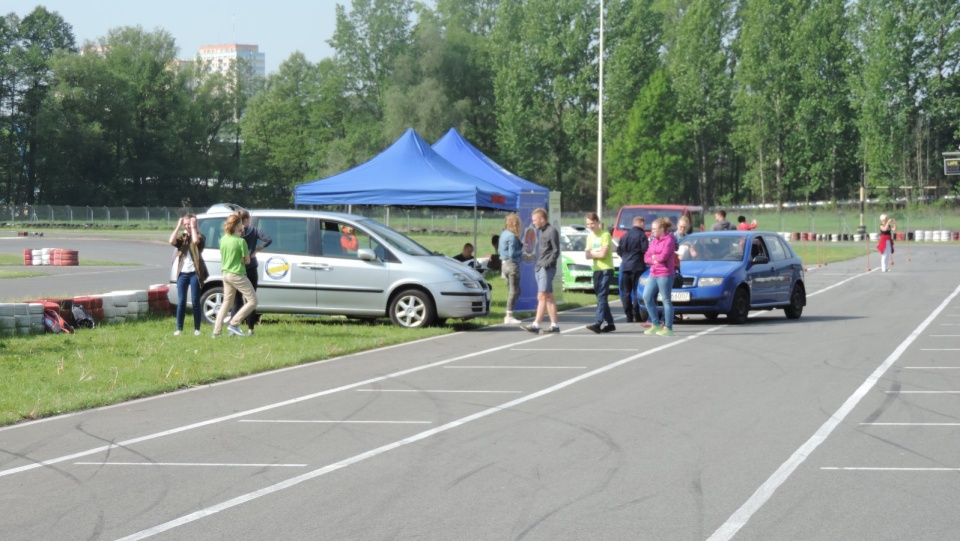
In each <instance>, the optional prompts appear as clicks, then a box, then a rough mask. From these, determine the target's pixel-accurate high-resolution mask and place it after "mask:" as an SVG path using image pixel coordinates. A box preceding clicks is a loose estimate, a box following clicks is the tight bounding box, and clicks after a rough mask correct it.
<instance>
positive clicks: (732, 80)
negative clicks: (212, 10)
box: [0, 0, 960, 209]
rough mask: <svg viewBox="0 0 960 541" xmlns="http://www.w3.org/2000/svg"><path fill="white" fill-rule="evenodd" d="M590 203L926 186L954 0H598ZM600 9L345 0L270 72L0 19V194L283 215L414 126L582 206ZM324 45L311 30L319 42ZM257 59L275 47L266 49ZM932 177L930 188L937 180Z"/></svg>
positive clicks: (837, 196)
mask: <svg viewBox="0 0 960 541" xmlns="http://www.w3.org/2000/svg"><path fill="white" fill-rule="evenodd" d="M603 9H604V13H603V14H602V16H603V24H604V27H603V28H604V34H603V51H602V54H603V66H604V73H603V96H602V99H603V113H604V114H603V169H602V184H603V187H604V188H603V189H604V194H603V199H604V205H605V206H607V207H608V208H611V207H617V206H619V205H620V204H626V203H662V202H677V203H692V204H702V205H707V206H710V205H718V204H737V203H780V202H784V201H803V200H842V199H847V198H851V197H856V196H857V193H858V190H859V187H860V185H861V182H863V183H864V184H866V185H867V186H868V189H870V190H872V193H873V195H876V194H877V193H878V192H879V193H881V195H883V194H886V195H889V196H891V197H892V196H900V195H905V196H908V197H911V198H917V196H919V195H921V194H923V195H931V193H935V194H938V195H942V194H944V193H946V192H948V191H951V190H953V189H954V181H953V180H954V179H955V178H956V177H947V176H944V174H943V169H942V166H941V164H942V162H941V159H942V152H944V151H948V150H956V149H957V143H958V142H960V127H958V123H960V22H958V21H960V4H958V3H957V2H956V1H955V0H739V1H738V0H605V2H604V3H603ZM600 10H601V4H600V1H599V0H436V1H435V2H433V3H432V5H425V4H424V3H420V2H415V1H413V0H351V2H350V4H349V7H348V6H346V5H342V4H338V5H337V8H336V28H335V31H334V34H333V36H331V37H329V39H328V40H327V43H328V44H329V45H330V47H331V48H332V49H333V51H334V55H333V56H332V57H330V58H324V59H322V60H320V61H319V62H317V63H312V62H310V61H308V60H307V59H306V57H305V56H304V55H303V54H301V53H299V52H298V53H294V54H292V55H291V56H290V57H289V58H287V59H286V60H284V61H283V63H282V64H281V65H280V68H279V70H278V71H277V72H275V73H271V74H269V75H268V76H267V77H266V78H265V79H263V78H258V77H254V76H252V75H251V74H250V70H248V69H246V67H245V66H243V65H242V63H241V64H240V65H237V66H235V67H234V69H233V70H232V71H231V72H230V73H228V74H216V73H210V72H208V70H207V69H205V66H203V65H199V64H197V65H193V66H180V65H178V64H177V63H176V62H175V59H176V58H177V57H178V53H179V51H178V49H177V45H176V42H175V40H174V39H173V38H172V36H171V35H170V34H169V33H167V32H166V31H164V30H157V31H152V32H147V31H144V30H143V29H142V28H141V27H139V26H138V27H122V28H115V29H111V30H110V31H109V32H108V33H107V35H105V36H101V37H100V38H98V39H97V40H96V41H95V42H88V43H84V44H77V43H76V40H75V37H74V35H73V31H72V28H71V26H70V24H69V22H68V21H66V20H64V19H63V18H62V17H61V16H60V15H59V14H58V13H56V12H51V11H48V10H46V9H45V8H43V7H39V6H38V7H37V8H35V9H34V10H33V11H31V12H30V13H28V14H25V15H23V16H22V17H21V16H18V15H17V14H15V13H9V14H7V15H6V16H4V17H3V18H0V203H2V204H7V205H21V204H52V205H58V204H76V205H146V206H150V205H177V204H183V205H187V206H203V205H207V204H210V203H212V202H216V201H234V202H238V203H241V204H245V205H249V206H260V207H264V206H289V205H290V204H291V202H292V188H293V187H294V186H295V185H296V184H299V183H301V182H305V181H310V180H314V179H317V178H323V177H326V176H329V175H332V174H335V173H338V172H340V171H343V170H345V169H348V168H350V167H353V166H355V165H358V164H360V163H363V162H365V161H366V160H368V159H370V158H371V157H372V156H375V155H376V154H377V153H379V152H380V151H381V150H383V148H385V147H386V146H387V145H388V144H390V143H391V142H392V141H393V140H395V139H396V138H397V137H398V136H399V135H400V134H402V133H403V131H404V130H405V129H406V128H408V127H413V128H414V129H416V130H417V131H418V132H419V133H420V134H421V135H422V136H423V137H424V138H425V139H427V140H428V141H435V140H436V139H438V138H440V137H441V136H442V135H443V134H444V133H445V132H446V131H447V130H448V129H449V128H451V127H455V128H457V129H458V130H459V131H460V132H461V133H462V134H463V135H464V136H465V137H466V138H467V139H468V140H470V141H471V142H472V143H473V144H474V145H475V146H477V147H478V148H480V149H481V150H482V151H483V152H484V153H486V154H487V155H488V156H490V157H491V158H492V159H494V160H495V161H497V162H498V163H500V164H501V165H503V166H504V167H506V168H507V169H509V170H511V171H513V172H515V173H516V174H518V175H520V176H522V177H524V178H527V179H530V180H531V181H534V182H537V183H538V184H541V185H543V186H546V187H549V188H551V189H553V190H559V191H561V192H563V200H564V201H563V204H564V207H565V208H581V209H589V208H592V207H593V206H594V205H595V201H596V189H597V154H598V141H597V133H598V120H599V115H598V109H599V105H600V102H599V100H600V99H601V94H600V73H599V60H600V54H601V51H600V43H601V40H600V22H601V12H600ZM318 39H319V38H318ZM268 54H269V51H268ZM931 186H933V187H935V188H936V189H935V190H932V191H931V190H930V189H929V188H930V187H931Z"/></svg>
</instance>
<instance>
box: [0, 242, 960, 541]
mask: <svg viewBox="0 0 960 541" xmlns="http://www.w3.org/2000/svg"><path fill="white" fill-rule="evenodd" d="M897 248H898V253H897V254H896V256H895V262H896V265H895V267H894V272H891V273H882V274H881V273H879V272H877V271H876V269H873V270H872V272H867V270H866V269H867V262H866V261H865V260H864V259H862V258H861V259H858V260H854V261H851V262H846V263H842V264H834V265H830V266H827V267H822V268H818V269H814V270H811V271H810V272H809V273H808V274H807V291H808V297H809V298H808V306H807V308H806V309H805V311H804V314H803V317H802V318H801V319H800V320H799V321H788V320H787V319H786V318H784V317H783V313H782V311H776V312H757V313H754V314H753V317H751V320H750V321H749V322H748V323H747V324H745V325H739V326H727V325H725V324H723V319H722V318H721V319H720V320H719V322H718V323H719V324H710V323H708V322H707V321H706V320H703V319H700V318H695V319H692V320H690V321H688V322H687V323H684V324H681V325H677V326H676V327H675V330H676V336H675V337H673V338H663V337H653V336H643V335H641V334H640V329H639V328H637V327H636V326H634V325H628V324H626V323H622V324H620V325H619V327H618V330H617V331H616V332H614V333H610V334H604V335H594V334H592V333H589V332H587V331H585V330H584V328H583V325H585V324H587V323H590V322H592V314H591V310H589V309H584V310H580V311H576V312H572V313H564V314H562V315H561V326H562V328H563V332H562V333H561V334H560V335H544V336H534V335H530V334H528V333H525V332H522V331H520V330H517V329H516V328H513V327H506V326H496V327H491V328H487V329H483V330H479V331H471V332H465V333H456V334H453V335H449V336H444V337H439V338H434V339H429V340H423V341H419V342H415V343H411V344H404V345H400V346H394V347H390V348H386V349H383V350H378V351H371V352H366V353H363V354H358V355H352V356H348V357H343V358H337V359H332V360H328V361H324V362H317V363H312V364H308V365H302V366H298V367H295V368H290V369H286V370H280V371H276V372H272V373H268V374H262V375H258V376H255V377H248V378H243V379H239V380H234V381H230V382H224V383H220V384H216V385H211V386H206V387H202V388H196V389H191V390H189V391H184V392H179V393H173V394H169V395H164V396H161V397H156V398H153V399H146V400H140V401H135V402H129V403H124V404H120V405H117V406H113V407H109V408H101V409H98V410H92V411H87V412H82V413H77V414H73V415H67V416H62V417H57V418H52V419H48V420H44V421H39V422H33V423H27V424H23V425H18V426H14V427H10V428H7V429H2V430H0V509H2V510H3V512H2V513H0V539H3V540H5V541H8V540H20V539H24V540H35V539H147V538H149V539H171V540H172V539H177V540H183V539H187V540H200V539H304V540H307V539H310V540H315V539H324V540H326V539H330V540H342V539H363V540H367V539H376V540H379V539H431V540H432V539H437V540H441V539H442V540H448V539H466V540H473V539H477V540H481V539H482V540H486V539H491V540H494V539H496V540H499V539H527V540H556V539H577V540H579V539H605V540H606V539H612V540H619V539H623V540H637V539H644V540H646V539H650V540H674V539H676V540H687V539H712V540H722V539H744V540H746V539H749V540H806V539H816V540H820V539H823V540H833V539H870V540H874V539H912V540H926V539H929V540H940V539H955V538H956V537H957V534H956V532H957V531H958V529H960V516H958V514H957V513H956V507H957V502H958V500H960V486H958V480H960V477H958V475H960V449H958V446H957V445H956V442H957V434H958V431H960V360H958V355H957V352H958V351H960V300H958V299H957V295H958V293H960V279H958V278H957V273H956V269H957V268H958V266H960V249H958V248H957V247H955V246H946V245H933V246H916V245H912V246H910V253H909V257H908V254H906V253H901V252H904V249H903V247H901V246H900V245H898V247H897ZM870 263H871V264H872V265H876V264H877V263H878V260H877V258H876V255H873V256H872V257H871V260H870ZM618 309H619V306H617V305H616V304H615V310H618ZM187 339H194V337H188V338H187ZM196 339H197V340H201V339H209V338H207V337H197V338H196Z"/></svg>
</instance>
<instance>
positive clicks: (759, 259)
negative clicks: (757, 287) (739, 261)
mask: <svg viewBox="0 0 960 541" xmlns="http://www.w3.org/2000/svg"><path fill="white" fill-rule="evenodd" d="M750 262H751V263H753V264H754V265H766V264H767V263H769V262H770V258H769V257H767V256H765V255H758V256H755V257H754V258H753V259H751V260H750Z"/></svg>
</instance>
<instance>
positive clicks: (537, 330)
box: [520, 323, 540, 334]
mask: <svg viewBox="0 0 960 541" xmlns="http://www.w3.org/2000/svg"><path fill="white" fill-rule="evenodd" d="M520 328H521V329H523V330H525V331H527V332H532V333H533V334H539V333H540V326H539V325H536V324H534V323H531V324H530V325H520Z"/></svg>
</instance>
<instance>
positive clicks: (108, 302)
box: [100, 291, 131, 325]
mask: <svg viewBox="0 0 960 541" xmlns="http://www.w3.org/2000/svg"><path fill="white" fill-rule="evenodd" d="M100 298H101V299H102V300H103V322H104V323H106V324H109V325H113V324H115V323H124V322H126V321H127V307H128V306H129V305H130V301H131V299H130V295H127V294H124V293H119V292H116V291H114V292H112V293H105V294H103V295H100Z"/></svg>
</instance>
